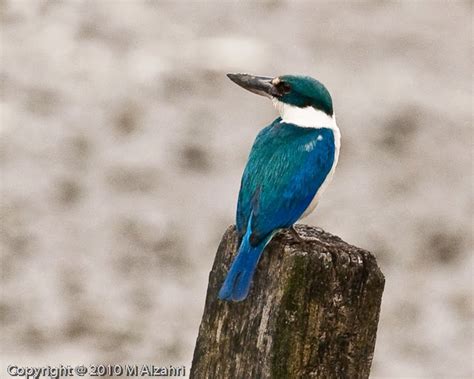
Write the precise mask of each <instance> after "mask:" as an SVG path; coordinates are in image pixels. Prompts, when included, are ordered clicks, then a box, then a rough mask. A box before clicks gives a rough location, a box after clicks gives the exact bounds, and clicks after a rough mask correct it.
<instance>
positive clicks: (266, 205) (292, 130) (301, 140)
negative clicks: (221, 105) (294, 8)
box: [219, 74, 340, 301]
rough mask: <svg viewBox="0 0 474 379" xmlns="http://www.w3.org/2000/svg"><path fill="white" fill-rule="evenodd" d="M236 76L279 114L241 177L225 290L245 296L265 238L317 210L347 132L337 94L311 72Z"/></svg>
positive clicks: (227, 295) (230, 296) (226, 296)
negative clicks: (339, 121) (336, 107)
mask: <svg viewBox="0 0 474 379" xmlns="http://www.w3.org/2000/svg"><path fill="white" fill-rule="evenodd" d="M227 76H228V77H229V78H230V79H231V80H232V81H233V82H235V83H236V84H238V85H239V86H241V87H243V88H245V89H247V90H249V91H251V92H253V93H256V94H259V95H263V96H266V97H268V98H270V99H271V100H272V102H273V105H274V106H275V108H276V109H277V110H278V112H279V114H280V117H278V118H277V119H276V120H275V121H273V122H272V123H271V124H270V125H269V126H267V127H266V128H264V129H263V130H261V131H260V133H259V134H258V135H257V138H256V139H255V142H254V144H253V146H252V149H251V151H250V155H249V158H248V161H247V165H246V167H245V170H244V173H243V176H242V181H241V185H240V192H239V200H238V204H237V220H236V226H237V232H238V235H239V238H240V241H241V242H240V247H239V251H238V253H237V256H236V257H235V259H234V261H233V262H232V265H231V267H230V269H229V272H228V273H227V277H226V278H225V281H224V283H223V285H222V287H221V289H220V291H219V298H220V299H222V300H227V301H241V300H244V299H245V298H246V297H247V295H248V293H249V289H250V285H251V282H252V277H253V275H254V272H255V269H256V267H257V264H258V261H259V259H260V256H261V255H262V252H263V250H264V249H265V246H266V245H267V244H268V243H269V242H270V240H271V239H272V237H273V236H274V235H275V234H276V233H277V232H278V231H279V230H281V229H285V228H291V229H292V231H293V232H294V233H296V231H295V230H294V229H293V224H294V223H295V222H296V221H297V220H298V219H300V218H302V217H304V216H306V215H308V214H309V213H311V212H312V211H313V210H314V208H315V207H316V205H317V204H318V202H319V199H320V197H321V194H322V193H323V191H324V190H325V189H326V188H327V186H328V184H329V182H330V181H331V179H332V176H333V174H334V170H335V168H336V165H337V160H338V157H339V146H340V132H339V128H338V127H337V125H336V119H335V115H334V111H333V106H332V99H331V95H330V94H329V92H328V90H327V89H326V87H324V85H323V84H322V83H320V82H319V81H317V80H315V79H313V78H311V77H309V76H296V75H283V76H278V77H275V78H268V77H261V76H252V75H248V74H228V75H227Z"/></svg>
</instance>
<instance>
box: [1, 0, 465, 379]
mask: <svg viewBox="0 0 474 379" xmlns="http://www.w3.org/2000/svg"><path fill="white" fill-rule="evenodd" d="M0 9H1V13H0V18H1V74H0V79H1V93H0V99H1V124H0V126H1V149H0V162H1V174H2V176H1V190H2V191H1V217H2V218H1V224H2V230H1V239H2V240H1V270H2V275H1V289H2V293H1V302H0V318H1V329H0V335H1V359H2V363H1V366H2V367H1V373H0V376H1V377H2V378H3V377H6V376H5V367H6V365H7V364H9V363H20V364H27V365H44V364H57V363H63V364H76V363H85V364H91V363H122V362H129V363H141V362H148V363H155V364H171V363H173V364H177V365H183V364H185V365H187V366H188V368H189V367H190V361H191V357H192V351H193V347H194V342H195V338H196V336H197V331H198V326H199V322H200V318H201V312H202V309H203V305H204V296H205V291H206V287H207V275H208V271H209V270H210V267H211V265H212V261H213V258H214V254H215V251H216V248H217V245H218V242H219V240H220V237H221V235H222V233H223V232H224V231H225V229H226V227H227V226H228V225H229V224H231V223H233V220H234V212H235V205H236V199H237V192H238V187H239V183H240V175H241V173H242V170H243V166H244V164H245V161H246V158H247V154H248V151H249V149H250V146H251V144H252V142H253V139H254V137H255V135H256V134H257V132H258V130H259V129H261V128H262V127H264V126H266V125H267V124H268V123H269V122H270V121H271V120H272V119H273V118H274V117H275V111H274V110H273V109H272V107H271V104H270V102H269V101H267V100H266V99H264V98H260V97H258V96H254V95H252V94H250V93H246V92H245V91H243V90H241V89H240V88H238V87H237V86H235V85H234V84H233V83H231V82H230V81H229V80H228V79H227V78H226V76H225V73H226V72H233V71H239V72H250V73H255V74H262V75H279V74H286V73H305V74H309V75H312V76H314V77H316V78H318V79H320V80H321V81H322V82H323V83H325V84H326V85H327V87H328V88H329V90H330V91H331V93H332V96H333V100H334V104H335V110H336V113H337V119H338V124H339V126H340V128H341V132H342V150H341V157H340V163H339V167H338V170H337V171H336V176H335V179H334V181H333V183H332V185H331V186H330V188H329V190H328V191H327V193H326V194H325V196H324V197H323V200H322V202H321V204H320V206H319V208H318V210H317V211H316V212H315V213H314V214H313V215H312V216H310V217H309V218H308V219H306V220H305V222H306V223H309V224H313V225H318V226H321V227H323V228H324V229H326V230H328V231H329V232H331V233H334V234H337V235H339V236H341V237H342V238H344V239H345V240H346V241H348V242H350V243H352V244H355V245H358V246H360V247H363V248H366V249H368V250H370V251H372V252H374V253H375V254H376V256H377V258H378V261H379V264H380V266H381V267H382V270H383V272H384V273H385V276H386V290H385V293H384V298H383V308H382V314H381V320H380V325H379V333H378V339H377V346H376V351H375V360H374V364H373V370H372V374H373V375H372V376H373V377H374V378H389V377H392V378H469V377H472V375H474V370H473V366H472V362H471V357H472V353H473V351H472V324H471V322H472V316H473V308H472V284H473V283H472V275H473V270H472V268H473V266H472V263H473V262H472V254H471V247H472V239H471V226H472V219H471V215H472V210H473V209H472V198H471V197H470V189H471V179H472V170H471V169H472V166H471V155H470V146H471V142H472V139H471V138H472V130H471V124H472V113H471V101H472V86H471V83H472V81H471V64H472V50H471V42H472V41H471V38H472V25H471V17H472V3H471V2H467V1H466V2H462V1H450V2H448V1H443V2H435V1H432V2H428V1H405V2H403V3H399V2H383V3H382V2H375V1H374V2H368V3H365V2H364V3H362V2H348V1H345V2H343V1H341V2H316V3H312V2H302V1H298V2H284V1H266V2H260V3H251V2H248V3H239V4H238V3H230V2H229V3H225V2H217V1H216V2H188V1H181V2H158V1H157V2H153V1H148V2H140V1H112V0H109V1H101V2H93V1H91V2H80V1H62V2H61V1H33V0H31V1H21V0H17V1H2V2H1V3H0Z"/></svg>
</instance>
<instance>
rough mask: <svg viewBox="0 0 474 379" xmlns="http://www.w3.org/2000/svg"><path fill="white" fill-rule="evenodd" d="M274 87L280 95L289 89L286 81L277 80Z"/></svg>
mask: <svg viewBox="0 0 474 379" xmlns="http://www.w3.org/2000/svg"><path fill="white" fill-rule="evenodd" d="M275 87H276V89H277V91H278V94H279V95H280V96H283V95H285V94H287V93H289V92H290V91H291V86H290V85H289V84H288V83H286V82H279V83H278V84H277V85H276V86H275Z"/></svg>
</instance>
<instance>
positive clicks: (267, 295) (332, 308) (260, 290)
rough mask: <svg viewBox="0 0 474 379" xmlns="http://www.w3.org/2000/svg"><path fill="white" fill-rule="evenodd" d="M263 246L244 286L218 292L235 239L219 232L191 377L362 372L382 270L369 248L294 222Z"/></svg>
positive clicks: (373, 333)
mask: <svg viewBox="0 0 474 379" xmlns="http://www.w3.org/2000/svg"><path fill="white" fill-rule="evenodd" d="M296 230H297V231H298V234H299V235H300V236H301V237H303V238H304V239H305V242H304V243H301V242H299V241H298V240H297V239H296V238H294V236H293V235H292V234H291V233H290V232H289V231H282V232H280V233H278V234H277V235H276V236H275V237H274V238H273V240H272V241H271V242H270V244H269V245H268V246H267V247H266V249H265V251H264V253H263V256H262V259H261V260H260V263H259V265H258V268H257V271H256V274H255V277H254V280H253V285H252V287H251V289H250V294H249V296H248V298H247V299H246V300H244V301H243V302H239V303H229V302H224V301H221V300H219V299H218V298H217V293H218V291H219V288H220V286H221V285H222V282H223V281H224V277H225V275H226V273H227V270H228V269H229V267H230V263H231V261H232V259H233V257H234V256H235V254H236V251H237V246H238V240H237V233H236V231H235V227H230V228H228V230H227V231H226V232H225V234H224V236H223V238H222V241H221V243H220V246H219V248H218V251H217V255H216V258H215V261H214V265H213V267H212V271H211V273H210V275H209V287H208V290H207V297H206V305H205V309H204V314H203V317H202V321H201V326H200V328H199V336H198V338H197V342H196V347H195V350H194V357H193V363H192V367H191V376H190V377H191V378H351V379H352V378H367V377H368V376H369V372H370V365H371V363H372V357H373V352H374V347H375V337H376V332H377V324H378V319H379V312H380V304H381V300H382V292H383V288H384V283H385V280H384V276H383V274H382V272H381V271H380V269H379V267H378V266H377V262H376V260H375V258H374V256H373V255H371V254H370V253H369V252H367V251H365V250H362V249H359V248H357V247H354V246H351V245H349V244H347V243H345V242H344V241H342V240H341V239H340V238H339V237H336V236H333V235H331V234H329V233H326V232H324V231H322V230H321V229H318V228H313V227H309V226H306V225H297V226H296Z"/></svg>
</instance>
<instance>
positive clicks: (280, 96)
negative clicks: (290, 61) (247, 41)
mask: <svg viewBox="0 0 474 379" xmlns="http://www.w3.org/2000/svg"><path fill="white" fill-rule="evenodd" d="M227 76H228V77H229V79H230V80H232V81H233V82H234V83H236V84H238V85H239V86H241V87H243V88H245V89H246V90H248V91H250V92H253V93H256V94H258V95H262V96H266V97H269V98H270V99H272V101H273V104H274V105H275V107H276V108H277V110H278V111H279V113H280V115H281V117H282V119H283V120H284V121H287V122H292V123H296V124H298V125H303V126H319V125H314V124H315V123H323V122H327V121H324V119H325V118H328V119H330V120H331V121H333V120H332V119H333V116H334V111H333V107H332V99H331V95H330V94H329V91H328V90H327V89H326V87H325V86H324V85H323V84H322V83H321V82H319V81H317V80H316V79H313V78H311V77H310V76H302V75H282V76H277V77H275V78H270V77H264V76H253V75H248V74H227ZM305 124H307V125H305Z"/></svg>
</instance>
